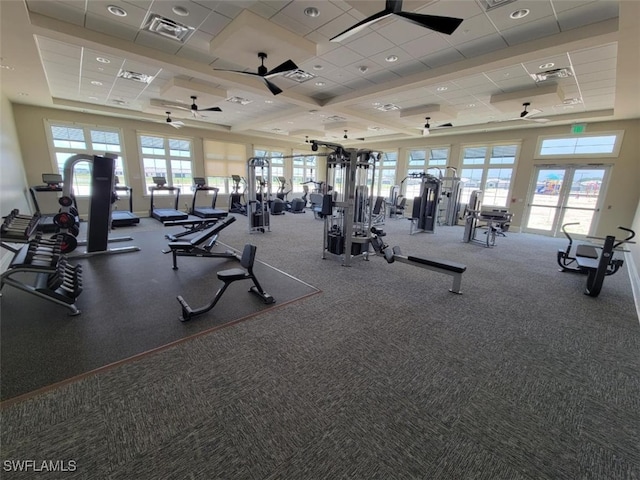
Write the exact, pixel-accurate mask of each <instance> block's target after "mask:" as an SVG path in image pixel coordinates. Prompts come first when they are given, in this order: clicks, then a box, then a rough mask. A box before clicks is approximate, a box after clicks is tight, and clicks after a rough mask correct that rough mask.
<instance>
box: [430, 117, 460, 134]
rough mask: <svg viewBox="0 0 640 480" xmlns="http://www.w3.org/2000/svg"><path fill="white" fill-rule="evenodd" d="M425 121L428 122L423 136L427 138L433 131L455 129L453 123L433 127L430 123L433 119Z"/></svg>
mask: <svg viewBox="0 0 640 480" xmlns="http://www.w3.org/2000/svg"><path fill="white" fill-rule="evenodd" d="M425 120H426V121H427V123H425V124H424V128H423V129H422V135H423V136H425V137H426V136H427V135H429V133H431V130H435V129H439V128H449V127H453V123H443V124H442V125H437V126H435V127H431V124H430V123H429V120H431V117H425Z"/></svg>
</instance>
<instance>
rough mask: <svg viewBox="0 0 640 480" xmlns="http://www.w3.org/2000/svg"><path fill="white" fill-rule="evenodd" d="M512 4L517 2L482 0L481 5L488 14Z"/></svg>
mask: <svg viewBox="0 0 640 480" xmlns="http://www.w3.org/2000/svg"><path fill="white" fill-rule="evenodd" d="M512 2H515V0H480V3H481V4H482V6H483V7H484V9H485V11H487V12H488V11H489V10H493V9H494V8H498V7H502V6H503V5H506V4H508V3H512Z"/></svg>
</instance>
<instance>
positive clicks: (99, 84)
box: [91, 80, 102, 87]
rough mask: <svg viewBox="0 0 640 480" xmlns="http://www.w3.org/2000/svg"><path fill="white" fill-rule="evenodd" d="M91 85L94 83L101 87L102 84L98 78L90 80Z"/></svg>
mask: <svg viewBox="0 0 640 480" xmlns="http://www.w3.org/2000/svg"><path fill="white" fill-rule="evenodd" d="M91 85H95V86H96V87H101V86H102V82H99V81H98V80H92V81H91Z"/></svg>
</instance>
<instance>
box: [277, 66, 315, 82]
mask: <svg viewBox="0 0 640 480" xmlns="http://www.w3.org/2000/svg"><path fill="white" fill-rule="evenodd" d="M282 76H283V77H284V78H288V79H289V80H293V81H294V82H298V83H304V82H306V81H307V80H311V79H312V78H316V76H315V75H314V74H313V73H309V72H305V71H304V70H300V69H299V68H298V69H297V70H290V71H289V72H287V73H285V74H284V75H282Z"/></svg>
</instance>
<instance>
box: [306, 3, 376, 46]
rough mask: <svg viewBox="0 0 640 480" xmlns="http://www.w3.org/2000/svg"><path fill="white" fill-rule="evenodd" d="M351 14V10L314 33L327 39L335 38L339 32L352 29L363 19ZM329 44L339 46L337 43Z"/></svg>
mask: <svg viewBox="0 0 640 480" xmlns="http://www.w3.org/2000/svg"><path fill="white" fill-rule="evenodd" d="M352 12H353V9H352V10H350V11H349V12H346V13H343V14H341V15H340V16H338V17H336V18H334V19H333V20H331V21H330V22H327V23H326V24H324V25H322V26H321V27H318V28H317V29H316V30H315V31H316V32H317V33H320V34H322V35H323V36H325V37H326V38H328V39H329V38H333V37H335V36H336V35H338V34H340V33H341V32H344V31H345V30H346V29H347V28H350V27H352V26H353V25H355V24H356V23H358V22H359V21H360V20H362V19H363V18H364V17H358V16H354V15H352V14H351V13H352ZM331 44H332V45H341V43H338V42H331Z"/></svg>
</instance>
